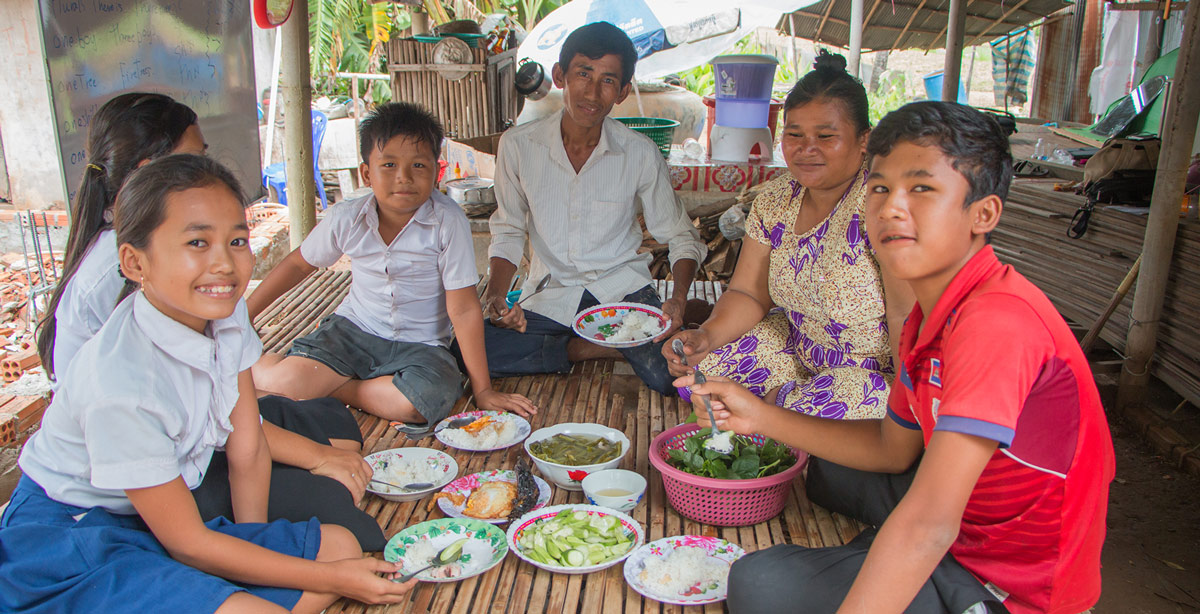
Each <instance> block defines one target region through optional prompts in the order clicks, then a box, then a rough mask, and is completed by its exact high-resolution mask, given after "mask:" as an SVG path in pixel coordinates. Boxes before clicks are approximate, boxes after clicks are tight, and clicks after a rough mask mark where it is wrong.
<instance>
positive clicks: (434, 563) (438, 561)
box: [395, 537, 471, 584]
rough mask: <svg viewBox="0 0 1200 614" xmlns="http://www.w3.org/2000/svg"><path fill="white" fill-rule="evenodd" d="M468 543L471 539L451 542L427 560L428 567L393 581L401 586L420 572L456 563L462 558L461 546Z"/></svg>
mask: <svg viewBox="0 0 1200 614" xmlns="http://www.w3.org/2000/svg"><path fill="white" fill-rule="evenodd" d="M468 541H471V538H469V537H464V538H462V539H459V540H455V541H453V542H451V543H450V545H449V546H446V547H445V548H442V549H441V550H440V551H438V553H437V554H436V555H434V557H433V558H432V559H429V564H428V565H426V566H424V567H422V568H420V569H418V570H416V571H414V572H412V573H406V574H404V575H403V576H400V577H399V578H396V580H395V581H396V582H399V583H401V584H403V583H405V582H408V581H409V580H412V579H413V578H414V577H415V576H416V575H417V574H419V573H421V572H422V571H425V570H427V569H432V568H434V567H444V566H446V565H449V564H450V563H453V562H455V561H457V560H458V559H459V557H461V556H462V550H463V545H464V544H466V543H467V542H468Z"/></svg>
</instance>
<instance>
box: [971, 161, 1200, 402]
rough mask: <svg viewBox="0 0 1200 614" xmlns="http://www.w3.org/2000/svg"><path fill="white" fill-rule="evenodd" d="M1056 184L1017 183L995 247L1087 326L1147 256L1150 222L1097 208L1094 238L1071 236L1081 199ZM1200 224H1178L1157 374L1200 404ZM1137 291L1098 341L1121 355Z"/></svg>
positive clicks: (1065, 313)
mask: <svg viewBox="0 0 1200 614" xmlns="http://www.w3.org/2000/svg"><path fill="white" fill-rule="evenodd" d="M1056 182H1057V181H1055V180H1036V179H1033V180H1031V179H1021V180H1018V181H1015V182H1013V186H1012V190H1011V191H1010V193H1009V196H1008V202H1007V203H1006V204H1005V207H1004V214H1003V215H1002V216H1001V218H1000V225H999V226H998V227H997V228H996V230H995V231H994V232H993V233H992V245H993V247H994V248H995V250H996V255H997V256H999V258H1000V260H1001V261H1003V262H1005V263H1007V264H1011V265H1013V266H1014V267H1016V269H1017V270H1018V271H1020V272H1021V274H1022V275H1025V276H1026V277H1028V278H1029V280H1030V281H1032V282H1033V283H1035V284H1037V286H1038V287H1039V288H1041V289H1042V291H1043V292H1045V293H1046V295H1047V296H1049V297H1050V300H1051V301H1052V302H1053V303H1054V306H1055V307H1056V308H1058V311H1059V313H1061V314H1063V316H1064V317H1067V318H1069V319H1071V320H1074V321H1075V322H1077V323H1079V324H1081V325H1083V326H1085V327H1087V326H1091V324H1092V322H1094V321H1095V319H1096V317H1097V316H1098V315H1099V314H1100V313H1101V312H1102V311H1104V308H1105V306H1106V305H1107V304H1108V302H1109V300H1110V299H1111V298H1112V295H1113V292H1114V291H1115V290H1116V288H1117V286H1118V285H1119V284H1120V283H1121V279H1122V278H1124V277H1125V274H1126V273H1127V272H1128V271H1129V267H1130V266H1132V265H1133V262H1134V260H1135V259H1136V258H1137V257H1138V254H1140V253H1141V251H1142V241H1143V238H1144V236H1145V232H1146V216H1145V215H1138V214H1136V213H1128V212H1125V211H1120V210H1117V209H1113V208H1111V207H1106V206H1097V208H1096V211H1095V213H1093V214H1092V218H1091V224H1090V225H1089V227H1088V231H1087V233H1086V234H1084V236H1083V237H1082V238H1080V239H1071V238H1069V237H1067V234H1066V232H1067V227H1068V226H1070V224H1071V216H1073V215H1074V214H1075V210H1076V209H1077V208H1078V207H1079V206H1080V205H1082V204H1083V203H1084V198H1083V197H1082V196H1077V195H1075V194H1073V193H1064V192H1055V191H1054V190H1053V187H1054V184H1055V183H1056ZM1197 260H1200V224H1198V223H1196V222H1194V221H1189V220H1180V224H1179V230H1178V232H1177V234H1176V237H1175V260H1174V262H1173V263H1172V265H1171V276H1170V279H1169V281H1168V282H1167V288H1166V298H1165V301H1164V303H1163V313H1162V317H1161V320H1160V322H1159V330H1158V349H1157V350H1156V355H1155V359H1154V361H1153V362H1152V363H1151V372H1152V373H1153V374H1154V375H1155V376H1156V377H1158V378H1159V379H1161V380H1163V381H1164V382H1166V383H1167V384H1168V385H1169V386H1171V388H1173V389H1174V390H1175V391H1176V392H1178V393H1179V394H1181V395H1182V396H1184V397H1186V398H1188V399H1189V400H1190V401H1191V402H1192V403H1193V404H1200V332H1198V331H1197V329H1196V327H1195V325H1194V324H1193V323H1194V321H1195V319H1196V316H1197V314H1198V313H1200V290H1197V288H1200V269H1198V268H1197V267H1196V266H1195V262H1197ZM1132 304H1133V292H1130V293H1129V295H1127V296H1126V297H1125V300H1124V301H1123V302H1122V304H1121V305H1120V306H1119V307H1118V308H1117V310H1116V312H1114V313H1113V315H1112V318H1110V319H1109V321H1108V323H1107V325H1105V327H1104V329H1103V330H1102V331H1101V333H1100V338H1101V339H1103V340H1105V341H1106V342H1108V343H1110V344H1112V345H1113V347H1115V348H1117V349H1118V350H1121V351H1123V350H1124V347H1125V336H1126V333H1127V332H1128V330H1129V309H1130V306H1131V305H1132Z"/></svg>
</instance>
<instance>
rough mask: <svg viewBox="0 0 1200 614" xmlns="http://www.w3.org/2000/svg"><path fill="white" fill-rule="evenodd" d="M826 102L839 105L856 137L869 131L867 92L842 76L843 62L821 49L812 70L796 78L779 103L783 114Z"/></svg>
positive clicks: (854, 81)
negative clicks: (821, 100) (820, 101)
mask: <svg viewBox="0 0 1200 614" xmlns="http://www.w3.org/2000/svg"><path fill="white" fill-rule="evenodd" d="M818 99H827V100H836V101H838V102H840V103H842V106H843V107H844V108H845V110H846V115H847V116H848V117H849V118H850V121H851V123H853V124H854V128H855V129H856V130H858V134H860V135H861V134H862V133H864V132H866V131H867V130H870V129H871V117H870V107H869V106H868V104H867V90H866V89H865V88H863V84H862V81H859V80H858V79H857V78H855V77H854V76H853V75H851V74H850V73H848V72H846V58H844V57H842V56H841V55H840V54H837V53H829V51H827V50H825V49H822V50H821V51H820V52H818V53H817V59H816V60H815V61H814V62H813V69H812V70H811V71H809V72H808V74H806V75H804V76H803V77H800V80H799V81H796V85H794V86H792V91H790V92H788V95H787V98H786V99H784V101H783V112H784V113H785V114H786V113H787V112H788V111H790V110H792V109H794V108H796V107H801V106H804V105H806V104H808V103H810V102H812V101H814V100H818Z"/></svg>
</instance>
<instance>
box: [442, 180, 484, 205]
mask: <svg viewBox="0 0 1200 614" xmlns="http://www.w3.org/2000/svg"><path fill="white" fill-rule="evenodd" d="M493 185H494V182H493V181H492V180H491V179H486V178H484V177H463V178H462V179H451V180H450V181H447V182H446V195H447V196H449V197H450V198H451V199H452V200H454V202H456V203H458V204H460V205H492V204H495V203H496V192H495V191H494V190H493V188H492V186H493Z"/></svg>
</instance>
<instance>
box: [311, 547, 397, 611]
mask: <svg viewBox="0 0 1200 614" xmlns="http://www.w3.org/2000/svg"><path fill="white" fill-rule="evenodd" d="M327 565H330V566H331V567H332V568H333V569H332V574H331V575H332V576H333V577H335V578H338V580H337V584H336V585H335V586H336V587H337V588H336V592H337V593H338V594H339V595H342V596H343V597H349V598H350V599H354V600H357V601H361V602H363V603H369V604H380V603H400V602H401V601H403V600H404V595H406V594H408V592H409V591H411V590H412V589H413V587H415V586H416V585H417V579H416V578H413V579H411V580H409V581H408V582H405V583H404V584H400V583H397V582H393V581H392V578H394V577H395V576H396V574H397V573H398V572H399V571H400V569H401V568H400V565H398V564H396V563H388V562H387V561H381V560H379V559H375V558H370V557H364V558H361V559H342V560H340V561H333V562H331V563H327ZM381 574H382V575H381Z"/></svg>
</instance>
